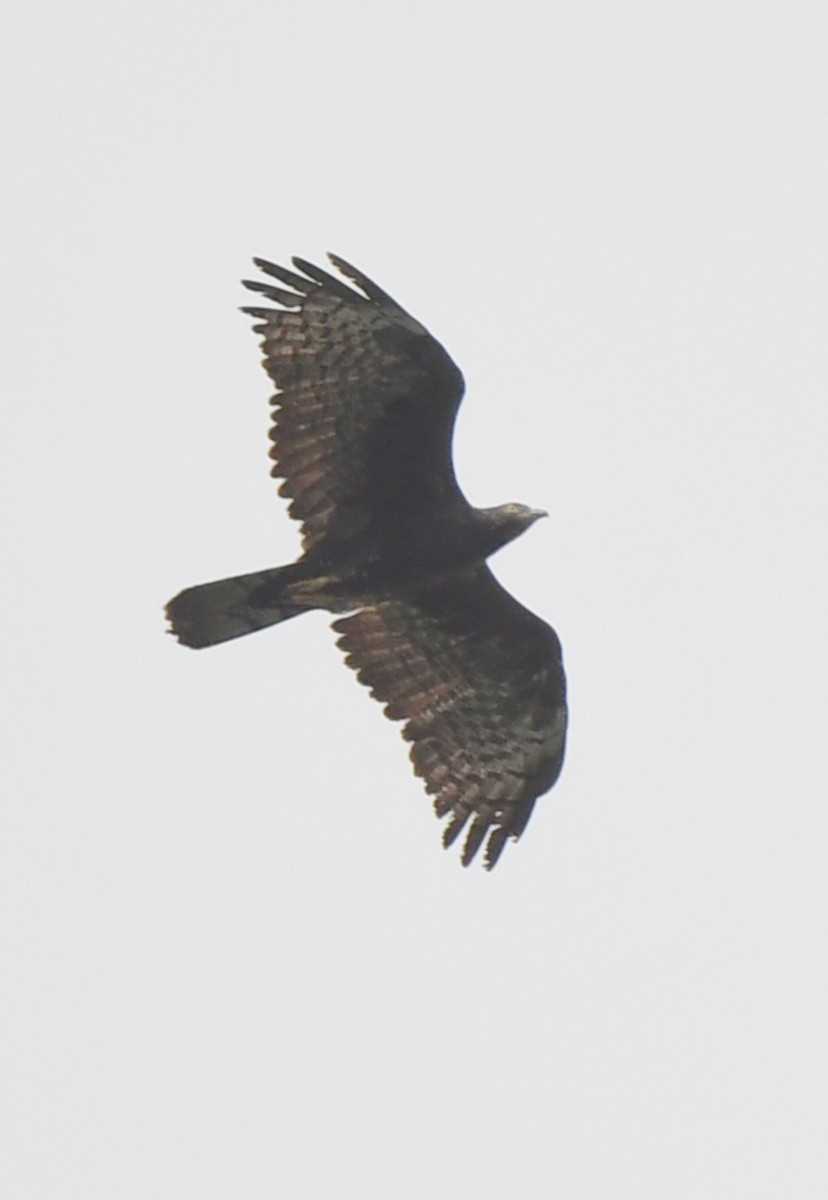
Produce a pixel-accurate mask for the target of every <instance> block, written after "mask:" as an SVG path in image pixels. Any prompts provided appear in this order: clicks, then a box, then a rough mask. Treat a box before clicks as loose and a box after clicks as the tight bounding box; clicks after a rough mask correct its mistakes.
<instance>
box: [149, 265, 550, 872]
mask: <svg viewBox="0 0 828 1200" xmlns="http://www.w3.org/2000/svg"><path fill="white" fill-rule="evenodd" d="M331 257H332V261H333V263H334V264H335V266H337V267H338V268H339V270H340V271H341V272H342V274H343V275H345V276H347V277H348V278H349V279H350V280H352V281H353V282H354V283H355V284H356V285H357V286H358V287H359V288H360V291H356V290H355V289H354V288H352V287H349V286H348V285H346V284H345V283H344V282H343V281H342V280H341V279H340V278H338V277H336V276H333V275H330V274H329V273H328V272H326V271H322V270H321V269H320V268H318V267H315V266H313V265H312V264H310V263H306V262H304V261H303V260H301V259H294V260H293V262H294V266H295V267H296V268H297V270H298V271H301V272H302V274H301V275H300V274H297V273H296V272H294V271H289V270H287V269H285V268H282V267H277V266H275V265H273V264H272V263H268V262H265V261H264V260H260V259H257V260H256V262H257V265H258V266H259V267H260V268H261V269H262V270H263V271H264V272H265V274H267V275H270V276H271V277H274V278H276V279H277V280H278V281H279V283H280V284H286V285H287V287H288V288H290V289H291V290H290V291H287V290H285V289H284V288H283V287H281V286H280V287H276V286H273V285H271V284H270V283H269V282H268V283H265V282H258V281H257V282H248V283H247V286H248V287H250V288H251V289H252V290H254V291H258V292H261V293H262V294H263V295H264V296H265V297H266V298H267V299H269V300H271V301H274V302H275V303H276V304H278V305H279V306H280V307H278V308H247V309H245V311H246V312H248V313H250V314H251V315H253V316H254V317H256V318H257V319H258V320H259V321H260V322H261V323H260V324H258V325H257V326H256V330H257V332H259V333H261V334H262V338H263V348H264V352H265V359H264V364H265V367H266V369H267V371H268V374H269V375H270V376H271V378H272V379H273V381H274V383H275V384H276V386H277V388H279V389H280V390H279V392H278V393H277V395H276V396H275V397H274V399H273V404H274V407H275V409H276V412H275V419H274V428H273V431H272V434H271V437H272V439H273V441H274V443H275V444H274V449H273V451H272V452H271V457H273V458H274V460H275V463H276V465H275V466H274V469H273V474H274V475H276V476H278V477H280V478H282V479H283V480H284V482H283V484H282V486H281V488H280V493H281V494H282V495H284V496H287V497H289V498H290V501H291V503H290V512H291V515H292V516H294V517H296V518H297V519H299V520H300V521H301V522H302V525H303V547H304V554H303V556H302V558H300V559H299V561H298V562H296V563H293V564H290V565H288V566H285V567H276V568H271V569H269V570H265V571H260V572H254V573H252V574H249V575H243V576H235V577H233V578H230V579H224V580H218V581H216V582H215V583H208V584H201V585H199V586H197V587H194V588H188V589H186V590H185V591H184V592H181V593H180V594H179V595H178V596H176V597H175V598H174V599H173V600H171V601H170V603H169V604H168V606H167V615H168V617H169V620H170V622H171V624H172V627H173V632H174V633H175V634H176V636H177V637H178V638H179V640H180V641H181V642H183V643H184V644H185V645H189V646H194V647H202V646H208V645H213V644H215V643H217V642H222V641H227V640H229V639H231V638H234V637H239V636H242V635H243V634H246V633H250V632H253V631H254V630H256V629H261V628H263V627H265V626H267V625H273V624H276V623H278V622H280V621H284V620H287V619H288V618H290V617H293V616H298V615H299V614H300V613H302V612H305V611H308V610H310V609H314V608H317V609H318V608H321V609H325V610H327V611H330V612H334V613H349V614H351V615H348V616H345V617H342V618H340V619H339V620H337V621H336V622H335V623H334V628H335V629H336V631H337V632H338V633H339V634H340V638H339V644H340V646H341V647H342V648H343V649H344V651H345V653H346V661H347V662H348V664H349V666H351V667H353V668H354V669H355V670H356V671H357V673H358V676H359V679H360V681H361V682H363V683H365V684H366V685H367V686H368V687H370V688H371V691H372V693H373V695H374V696H376V698H377V699H379V700H381V701H383V702H385V704H386V713H387V715H388V716H389V717H391V718H392V719H395V720H405V721H406V726H405V729H404V730H403V733H404V736H405V737H406V738H407V739H408V740H409V741H411V742H412V743H413V746H412V751H411V756H412V761H413V763H414V767H415V770H416V771H417V773H418V774H420V775H422V776H423V778H424V779H425V782H426V788H427V790H428V791H429V792H431V793H433V795H434V805H435V809H436V811H437V813H438V815H439V816H449V817H450V822H449V825H448V826H447V828H446V830H445V833H444V842H445V844H446V845H448V844H450V843H451V842H452V841H454V839H455V838H456V837H457V835H458V834H459V833H460V831H461V830H462V829H463V828H464V827H465V826H466V825H467V823H468V822H469V820H471V824H470V826H469V830H468V834H467V838H466V844H465V848H464V851H463V862H464V864H467V863H469V862H470V861H471V860H472V858H473V857H474V854H475V853H476V851H477V850H478V848H479V846H480V844H481V842H482V841H483V839H484V838H485V837H486V835H487V834H488V835H489V837H488V843H487V847H486V865H487V866H488V867H491V866H493V865H494V863H495V862H496V861H497V858H498V857H499V855H500V853H501V850H502V848H503V845H504V844H505V841H506V840H507V838H508V837H515V838H516V837H518V836H519V835H520V833H521V832H522V831H523V829H524V828H525V825H526V822H527V821H528V819H529V815H530V814H531V811H532V807H533V805H534V802H535V799H536V797H537V796H538V795H540V794H541V793H542V792H544V791H546V790H547V789H548V788H550V787H551V786H552V784H553V783H554V782H555V779H556V778H557V776H558V774H559V772H560V768H561V764H562V761H563V751H564V741H565V733H566V700H565V681H564V675H563V669H562V666H561V654H560V644H559V642H558V639H557V637H556V635H555V633H554V631H553V630H552V629H550V628H549V626H548V625H546V624H545V622H543V621H542V620H541V619H540V618H539V617H536V616H535V615H534V614H532V613H530V612H529V611H528V610H527V609H525V608H523V607H522V606H521V605H520V604H518V602H517V601H516V600H514V599H513V597H511V596H510V595H509V593H508V592H506V591H505V590H504V589H503V588H502V587H501V586H500V584H498V583H497V581H496V580H495V578H494V576H493V575H492V574H491V572H490V571H489V568H488V567H487V566H486V559H487V558H488V557H489V555H491V554H492V553H494V551H496V550H497V549H499V548H500V547H501V546H503V545H505V544H506V543H507V542H509V541H511V540H512V539H513V538H515V537H517V536H518V535H519V534H520V533H522V532H523V530H524V529H526V528H527V527H528V526H529V525H530V524H532V523H533V522H534V521H535V520H536V519H537V518H538V517H539V516H542V515H545V514H542V513H540V512H538V511H537V510H534V509H530V508H527V507H526V506H525V505H520V504H507V505H501V506H499V507H497V508H489V509H476V508H473V507H472V506H471V505H469V504H468V502H467V501H466V499H465V497H464V496H463V494H462V492H461V491H460V488H459V487H458V485H457V482H456V480H455V477H454V469H453V465H452V460H451V440H452V432H453V427H454V418H455V415H456V412H457V408H458V406H459V403H460V399H461V397H462V394H463V378H462V375H461V374H460V372H459V370H458V369H457V367H456V366H455V364H454V363H453V362H452V360H451V359H450V358H449V356H448V354H447V353H446V351H445V350H444V349H443V347H442V346H440V344H439V343H438V342H436V341H435V339H434V338H433V337H432V336H431V335H430V334H429V333H428V332H427V330H425V329H424V328H423V326H422V325H420V324H419V322H417V321H416V320H414V319H413V318H412V317H411V316H409V314H408V313H406V312H405V310H404V309H402V308H400V306H399V305H398V304H397V303H396V302H395V301H393V300H392V299H391V298H390V297H389V296H388V295H387V294H386V293H385V292H383V291H382V290H381V289H379V288H378V287H377V286H376V285H375V284H374V283H372V282H371V281H370V280H369V279H367V278H366V277H365V276H364V275H362V274H361V273H360V272H359V271H357V270H356V269H355V268H353V267H350V266H349V265H348V264H347V263H345V262H343V261H342V260H340V259H337V258H334V257H333V256H331Z"/></svg>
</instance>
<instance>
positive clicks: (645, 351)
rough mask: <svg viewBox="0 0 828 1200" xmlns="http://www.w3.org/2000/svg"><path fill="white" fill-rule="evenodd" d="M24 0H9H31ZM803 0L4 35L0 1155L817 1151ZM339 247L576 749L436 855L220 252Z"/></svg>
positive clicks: (525, 1175)
mask: <svg viewBox="0 0 828 1200" xmlns="http://www.w3.org/2000/svg"><path fill="white" fill-rule="evenodd" d="M9 18H11V20H10V21H9ZM826 35H828V10H826V9H824V7H821V6H819V5H817V4H814V3H810V4H804V3H797V2H794V3H790V2H788V3H786V4H781V3H779V4H775V3H762V2H761V0H760V2H759V3H757V2H755V0H754V2H752V3H731V2H729V0H716V2H715V3H713V2H707V0H702V2H699V0H696V2H695V3H692V4H690V3H687V4H684V3H666V4H665V3H656V2H655V0H653V2H650V3H646V2H641V3H628V2H623V0H622V2H620V3H619V2H618V0H612V2H610V0H598V2H595V0H586V2H581V0H579V2H575V0H572V2H569V3H563V4H558V3H552V4H541V3H540V2H538V3H536V4H534V5H533V4H525V3H523V4H522V3H517V4H510V5H508V6H505V5H504V6H494V5H492V6H486V5H477V6H471V5H466V4H463V5H461V4H459V3H456V4H452V3H445V2H443V3H439V4H437V3H432V2H430V0H421V2H420V3H418V4H416V5H409V4H394V3H390V2H388V0H386V2H385V3H379V2H377V3H367V2H365V0H363V2H359V0H349V2H348V3H344V2H343V3H333V2H330V0H328V2H318V3H310V2H306V3H304V4H300V3H295V2H294V3H283V2H282V0H268V2H267V3H264V2H259V0H250V2H244V0H242V2H239V3H234V4H229V3H226V4H219V3H211V2H209V0H208V2H205V3H202V4H185V3H183V2H182V0H166V2H165V3H163V4H160V3H154V2H150V3H145V4H141V5H134V6H126V5H119V4H101V3H96V4H93V3H91V2H89V0H80V2H79V3H76V4H72V5H61V4H58V3H55V2H54V0H52V2H50V3H39V2H37V0H27V2H26V3H25V4H22V3H20V4H17V5H15V4H12V5H11V6H10V8H9V9H8V10H7V19H6V31H5V32H4V34H3V37H2V42H1V43H0V46H1V47H2V48H0V55H2V58H3V62H2V69H0V89H1V90H2V105H0V111H2V114H3V116H2V121H3V126H4V127H3V134H2V138H3V146H2V149H3V160H4V165H3V180H4V182H3V188H2V196H0V209H2V228H1V229H0V236H1V237H2V243H3V244H2V275H1V276H0V279H1V280H2V282H1V283H0V287H2V291H3V313H2V328H3V339H2V342H3V345H2V376H1V377H2V384H3V408H4V414H5V420H4V429H5V433H4V437H3V440H2V454H3V457H4V459H5V462H4V465H3V469H2V475H1V478H2V488H3V497H2V513H3V520H4V523H5V524H6V525H7V535H6V537H5V539H4V541H5V547H6V548H5V550H4V556H5V564H6V565H5V568H4V571H3V586H2V600H3V610H4V614H5V637H4V639H3V642H4V650H3V654H4V657H5V658H6V665H5V667H4V670H3V675H4V679H5V681H6V682H7V684H8V688H9V691H8V700H7V705H6V719H5V721H4V726H5V729H6V732H7V734H8V735H9V739H10V741H9V745H8V747H7V749H6V750H5V751H4V753H3V757H2V771H3V775H4V777H5V780H4V783H3V788H2V793H3V798H2V801H1V802H0V803H1V804H2V808H1V809H0V811H2V836H0V859H1V860H2V861H0V927H1V928H2V939H3V944H2V968H0V969H1V972H2V982H0V988H2V1001H1V1002H0V1009H2V1035H1V1036H2V1064H1V1069H0V1087H1V1088H2V1089H3V1106H4V1113H3V1116H2V1139H3V1142H4V1145H3V1148H2V1154H0V1191H2V1194H3V1195H4V1196H9V1197H14V1200H66V1198H67V1197H83V1200H99V1198H100V1200H112V1198H113V1197H117V1198H118V1200H147V1198H148V1197H164V1198H166V1197H175V1198H178V1197H198V1198H199V1200H238V1198H239V1197H244V1198H245V1200H272V1198H273V1197H277V1198H282V1197H284V1198H285V1200H332V1198H336V1200H388V1198H389V1197H392V1198H393V1200H420V1198H422V1197H429V1200H449V1198H451V1200H457V1198H458V1197H464V1198H465V1197H475V1198H476V1200H495V1198H498V1200H499V1198H501V1197H503V1196H510V1197H515V1198H516V1200H536V1198H539V1197H547V1196H548V1197H552V1196H555V1197H558V1196H560V1197H566V1200H605V1198H606V1200H664V1198H665V1197H668V1198H669V1200H685V1198H686V1200H701V1198H703V1200H734V1198H735V1200H741V1198H742V1197H745V1198H747V1200H765V1198H767V1200H778V1198H779V1197H781V1196H784V1197H792V1198H794V1200H812V1198H814V1200H816V1198H818V1197H822V1196H824V1195H826V1194H827V1192H828V1161H827V1158H828V1156H826V1151H825V1130H826V1124H828V1107H827V1106H826V1091H827V1089H826V1070H828V1061H827V1060H828V1055H827V1054H826V1049H827V1047H826V1032H825V1012H826V1011H828V994H827V993H828V974H827V973H826V965H825V917H826V911H828V905H827V904H826V899H828V897H826V891H827V890H828V889H826V882H825V879H826V870H825V864H826V852H827V851H828V836H826V835H827V834H828V820H827V819H826V791H827V790H828V789H827V788H826V775H828V745H826V742H827V741H828V738H827V737H826V719H827V718H828V684H827V683H826V674H827V672H828V637H827V636H826V613H827V612H828V586H827V578H826V577H827V575H828V572H827V571H826V536H825V529H826V517H828V463H827V462H826V457H827V455H826V435H828V417H826V389H828V369H827V367H828V363H826V350H825V346H826V317H828V303H827V302H826V301H827V300H828V296H827V295H826V278H828V262H827V261H826V257H827V256H826V234H825V214H826V212H828V187H826V182H827V180H826V174H827V172H826V139H827V138H828V128H827V125H828V122H826V107H828V103H827V101H828V91H827V90H826V84H825V63H826V51H828V36H826ZM326 250H333V251H335V252H337V253H339V254H341V255H343V256H344V257H346V258H348V259H350V260H351V261H353V262H354V263H356V264H357V265H358V266H360V267H361V268H363V269H364V270H365V271H366V272H367V273H368V274H369V275H371V276H373V277H374V278H375V279H376V280H377V281H378V282H379V283H380V284H381V285H382V286H383V287H384V288H386V289H387V290H388V291H390V292H391V294H392V295H393V296H394V297H395V298H397V299H398V300H399V301H400V302H401V303H402V304H404V305H405V306H406V307H407V308H409V309H410V310H411V311H412V312H413V313H414V314H415V315H416V316H417V317H418V318H419V319H420V320H422V321H423V322H424V323H425V324H426V325H427V326H428V328H429V329H430V330H431V331H432V332H433V333H434V334H435V335H436V336H437V337H438V338H439V339H440V340H441V341H442V342H443V343H444V344H445V345H446V347H447V348H448V349H449V351H450V352H451V354H452V355H453V356H454V358H455V359H456V361H457V362H458V363H459V365H460V367H461V368H462V370H463V372H464V374H465V377H466V383H467V398H466V401H465V404H464V407H463V410H462V413H461V417H460V420H459V423H458V429H457V438H456V444H455V450H456V460H457V466H458V473H459V476H460V480H461V483H462V485H463V487H464V489H465V491H466V493H467V495H468V496H469V498H470V500H472V502H474V503H478V504H494V503H499V502H502V501H506V500H520V501H524V502H526V503H529V504H532V505H537V506H542V507H544V508H547V509H549V511H550V513H551V520H549V521H545V522H542V523H540V524H539V525H537V526H535V527H534V528H533V529H532V530H531V531H530V532H529V533H528V534H526V536H524V537H523V538H521V539H520V540H519V541H518V542H516V543H515V544H514V545H512V546H510V547H509V548H507V549H506V550H504V551H503V552H502V553H501V554H499V555H498V556H497V558H496V559H495V560H494V568H495V570H496V573H497V574H498V577H499V578H500V579H501V581H502V582H503V583H504V584H505V585H506V586H507V587H508V588H509V589H510V590H512V591H513V592H514V593H515V594H516V595H518V596H519V597H520V598H521V599H522V600H523V602H524V603H526V604H527V605H529V606H530V607H531V608H533V609H534V610H535V611H537V612H538V613H540V614H542V615H543V616H544V617H545V618H546V619H548V620H549V621H550V622H551V623H552V624H554V625H555V627H556V629H557V630H558V632H559V634H560V636H561V639H562V641H563V645H564V654H565V664H566V667H567V672H568V676H569V681H570V700H571V713H572V715H571V735H570V741H569V750H568V757H567V761H566V763H565V766H564V771H563V774H562V776H561V779H560V782H559V783H558V785H557V786H556V787H555V789H554V790H553V791H552V792H550V793H549V794H548V795H547V796H546V797H544V798H543V799H542V800H541V801H540V802H539V803H538V805H537V807H536V810H535V815H534V817H533V818H532V821H531V823H530V825H529V828H528V830H527V832H526V834H525V836H524V837H523V839H522V840H521V842H520V843H519V844H518V845H510V846H509V847H507V849H506V851H505V853H504V856H503V858H502V860H501V863H500V865H499V866H498V868H497V870H496V871H495V872H493V873H492V874H491V875H489V874H487V873H486V872H485V871H483V870H482V869H481V868H480V866H477V865H476V866H475V867H473V868H470V869H469V870H466V871H464V870H463V869H462V868H461V867H460V865H459V862H458V855H457V853H456V851H450V852H446V851H444V850H443V849H442V848H441V846H440V826H439V824H438V822H437V821H436V819H435V818H434V815H433V813H432V812H431V808H430V803H429V800H428V798H427V797H426V796H425V794H424V792H423V791H422V788H421V785H420V784H419V782H418V781H417V780H416V779H415V778H414V776H413V774H412V772H411V770H410V766H409V763H408V762H407V757H406V747H405V745H404V744H403V742H402V741H401V739H400V736H399V726H395V725H393V724H391V723H390V722H388V721H386V720H384V719H383V717H382V714H381V710H380V708H379V706H378V705H376V704H375V703H374V702H373V701H372V700H371V699H370V697H369V696H368V694H367V692H365V691H364V690H363V689H361V688H360V687H359V686H358V684H357V683H356V680H355V679H354V677H353V675H352V674H351V672H349V671H347V670H346V669H345V668H344V667H343V665H342V662H341V656H340V654H339V652H338V651H337V650H336V648H335V646H334V638H333V635H332V634H331V632H330V631H329V629H328V627H327V625H328V623H327V620H326V618H325V617H324V615H322V614H314V615H310V616H307V617H304V618H302V619H301V620H299V621H295V622H291V623H290V624H288V625H284V626H282V627H280V628H276V629H273V630H270V631H267V632H264V633H260V634H257V635H255V636H253V637H251V638H248V639H242V640H240V641H237V642H234V643H229V644H227V645H225V646H221V647H217V648H216V649H214V650H208V651H203V652H200V653H196V652H192V651H188V650H185V649H183V648H182V647H180V646H178V645H177V644H176V643H175V641H174V640H173V639H172V638H169V637H165V636H164V623H163V618H162V606H163V604H164V602H165V601H166V600H167V599H168V598H169V597H170V596H171V595H173V594H174V593H175V592H177V591H178V590H180V589H181V588H182V587H184V586H187V585H189V584H192V583H196V582H200V581H203V580H206V579H210V578H215V577H219V576H222V575H229V574H232V573H235V572H240V571H245V570H254V569H257V568H260V567H264V566H269V565H276V564H278V563H281V562H286V561H289V560H290V559H292V558H293V557H294V555H295V553H296V550H297V548H298V532H297V529H296V527H295V526H294V525H293V524H292V523H291V522H290V521H289V519H288V517H287V515H286V512H285V506H284V503H283V502H282V501H281V500H279V498H278V497H277V495H276V487H275V485H274V483H273V481H272V480H270V479H269V477H268V465H269V464H268V460H267V449H268V443H267V437H266V432H267V426H268V408H267V399H268V396H269V394H270V385H269V383H268V380H267V379H266V377H265V375H264V374H263V373H262V371H261V368H260V366H259V352H258V348H257V344H256V341H255V339H254V337H253V335H252V334H251V332H250V329H249V322H248V321H247V320H246V319H245V318H244V317H243V316H241V315H240V314H239V313H238V312H237V311H236V306H237V305H239V304H242V303H245V301H246V300H248V299H249V297H247V296H246V295H245V293H244V292H243V290H242V288H241V287H240V286H239V284H238V280H239V278H240V277H241V276H243V275H249V274H250V271H251V268H250V258H251V256H252V255H254V254H256V255H261V256H265V257H269V258H272V259H274V260H276V261H278V262H287V261H288V259H289V257H290V255H291V254H299V255H302V256H304V257H306V258H310V259H311V260H315V261H320V260H321V257H322V256H323V255H324V252H325V251H326Z"/></svg>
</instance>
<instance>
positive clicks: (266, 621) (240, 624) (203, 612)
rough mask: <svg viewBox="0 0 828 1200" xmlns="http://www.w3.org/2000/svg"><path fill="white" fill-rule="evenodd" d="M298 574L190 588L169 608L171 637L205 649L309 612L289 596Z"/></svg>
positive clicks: (274, 572) (274, 573) (280, 570)
mask: <svg viewBox="0 0 828 1200" xmlns="http://www.w3.org/2000/svg"><path fill="white" fill-rule="evenodd" d="M297 574H298V573H297V571H296V564H290V565H289V566H286V567H274V568H272V569H271V570H268V571H254V572H252V573H251V574H250V575H234V576H232V577H231V578H230V579H217V580H215V582H213V583H200V584H198V585H197V586H196V587H191V588H186V589H185V590H184V591H183V592H179V593H178V595H177V596H175V597H174V599H172V600H170V602H169V604H168V605H167V607H166V610H165V611H166V614H167V620H168V621H169V622H170V625H171V626H172V629H171V630H170V632H171V633H173V634H174V635H175V636H176V637H177V638H178V640H179V642H181V643H182V645H184V646H192V647H193V648H195V649H202V648H203V647H204V646H215V645H217V644H218V643H219V642H227V641H230V639H231V638H237V637H243V636H244V634H246V633H253V632H254V631H255V630H257V629H264V628H266V626H268V625H277V624H278V623H279V622H280V621H287V620H289V619H290V617H296V616H298V615H299V613H301V612H307V611H308V608H309V607H311V606H309V605H307V604H296V603H295V602H291V601H289V600H288V599H287V597H286V595H285V591H286V589H287V587H288V585H289V584H291V583H292V582H294V580H296V578H297Z"/></svg>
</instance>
